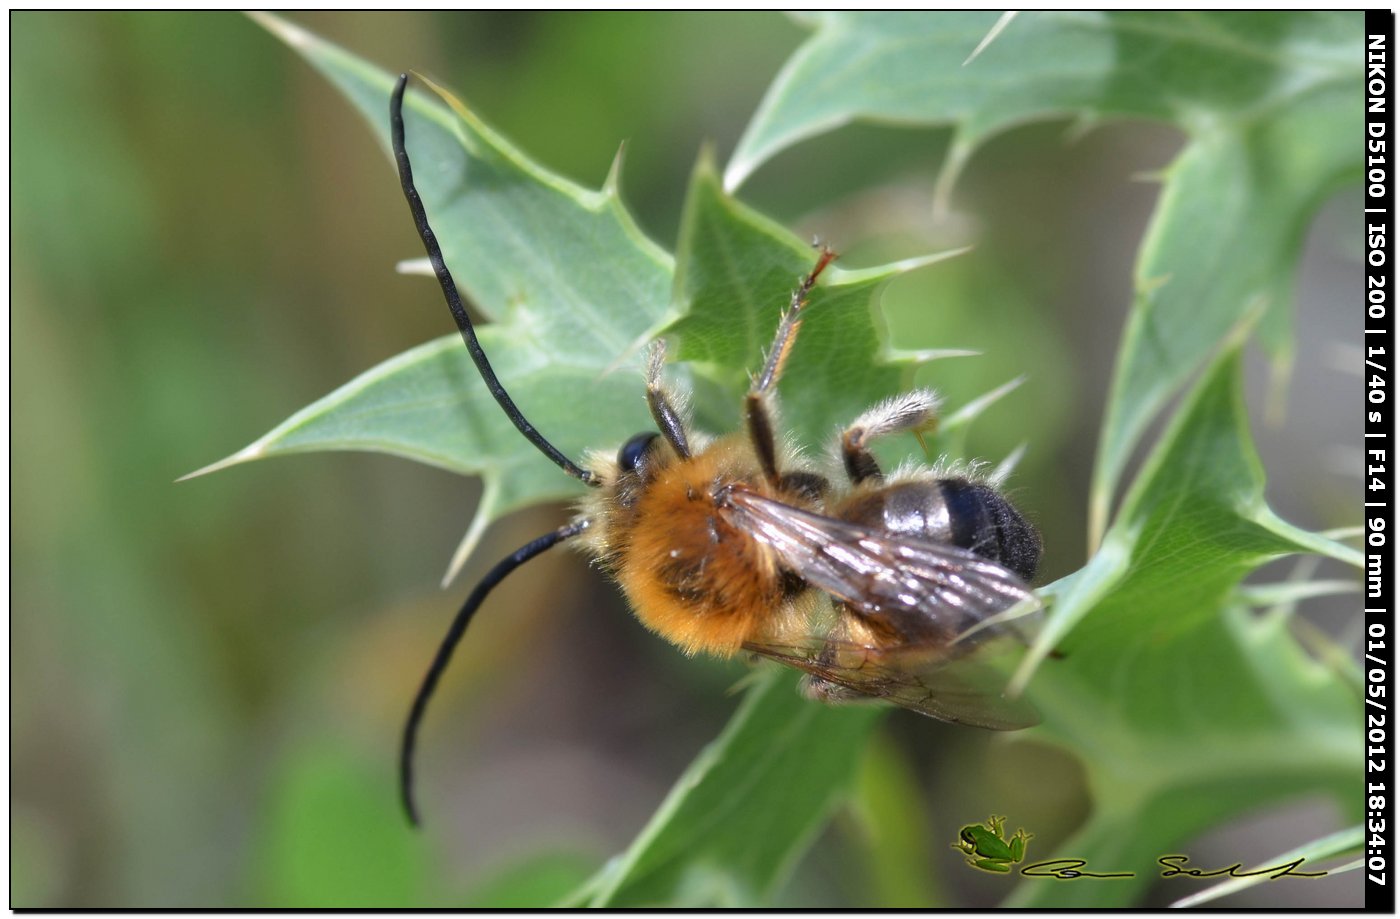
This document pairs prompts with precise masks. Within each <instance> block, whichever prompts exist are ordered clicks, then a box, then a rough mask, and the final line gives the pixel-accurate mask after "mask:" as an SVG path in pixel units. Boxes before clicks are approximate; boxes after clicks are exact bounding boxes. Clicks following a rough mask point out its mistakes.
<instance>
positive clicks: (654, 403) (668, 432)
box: [647, 339, 690, 459]
mask: <svg viewBox="0 0 1400 919" xmlns="http://www.w3.org/2000/svg"><path fill="white" fill-rule="evenodd" d="M665 365H666V343H665V342H664V341H663V340H661V339H657V340H656V341H655V342H653V343H652V346H651V351H650V352H649V353H648V354H647V407H648V408H650V409H651V417H652V418H653V419H654V420H655V421H656V427H657V428H658V429H659V430H660V431H661V436H662V437H664V438H666V442H667V443H669V444H670V445H671V449H673V450H675V451H676V456H678V457H680V458H681V459H689V458H690V442H689V441H688V440H687V439H686V436H685V422H684V421H683V420H682V418H681V413H680V411H678V410H677V409H676V407H675V406H674V405H673V404H672V402H671V399H670V398H669V397H668V396H667V395H666V388H665V386H664V385H663V384H662V382H661V369H662V367H664V366H665Z"/></svg>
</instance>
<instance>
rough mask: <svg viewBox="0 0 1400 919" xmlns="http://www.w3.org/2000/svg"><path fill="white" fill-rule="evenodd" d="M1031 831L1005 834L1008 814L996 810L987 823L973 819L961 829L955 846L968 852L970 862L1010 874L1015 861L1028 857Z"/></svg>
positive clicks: (981, 868)
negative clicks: (1004, 814)
mask: <svg viewBox="0 0 1400 919" xmlns="http://www.w3.org/2000/svg"><path fill="white" fill-rule="evenodd" d="M1030 839H1031V834H1030V833H1027V832H1026V831H1025V830H1021V829H1018V830H1017V831H1016V832H1015V834H1013V835H1012V837H1011V838H1010V839H1007V838H1006V818H1005V817H998V816H997V815H996V814H993V815H992V816H991V817H990V818H988V819H987V823H986V825H985V826H984V825H983V824H980V823H973V824H970V825H968V826H965V827H963V828H962V829H961V830H959V831H958V841H957V842H955V843H953V848H954V849H957V850H958V851H959V852H961V853H962V854H963V855H965V856H967V863H968V864H969V865H971V866H972V867H974V868H977V869H979V870H981V871H995V872H998V873H1000V874H1009V873H1010V871H1011V868H1012V866H1013V865H1015V864H1016V863H1017V862H1019V861H1021V859H1023V858H1025V857H1026V843H1027V842H1028V841H1029V840H1030Z"/></svg>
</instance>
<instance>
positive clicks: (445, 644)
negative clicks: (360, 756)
mask: <svg viewBox="0 0 1400 919" xmlns="http://www.w3.org/2000/svg"><path fill="white" fill-rule="evenodd" d="M399 87H400V88H402V87H403V84H402V83H400V84H399ZM587 528H588V521H587V520H575V521H574V522H573V523H570V524H569V525H567V526H562V527H560V528H559V529H557V530H555V531H554V532H553V533H546V534H545V535H543V536H540V537H538V538H536V539H534V540H531V541H530V542H528V543H526V544H525V545H523V546H521V547H520V548H519V549H516V550H515V551H514V552H512V553H511V554H510V555H508V556H507V557H505V558H504V559H502V560H501V561H499V562H497V563H496V567H495V568H492V569H491V570H490V571H488V572H487V573H486V577H484V578H482V579H481V583H479V584H477V585H476V587H475V588H474V589H473V590H472V592H471V594H470V595H469V596H468V597H467V602H465V603H463V604H462V608H461V609H460V610H458V611H457V615H456V617H455V618H454V619H453V620H452V625H451V626H449V627H448V629H447V634H446V635H445V636H443V639H442V644H440V645H438V650H437V655H436V656H435V657H434V658H433V663H432V665H431V666H430V667H429V668H428V672H427V674H426V675H425V676H424V677H423V684H422V685H421V686H419V687H418V695H416V696H414V698H413V708H411V709H409V712H408V721H407V722H405V723H404V726H403V746H401V747H400V748H399V794H400V796H401V797H402V800H403V809H404V813H406V814H407V815H408V820H409V822H410V823H412V824H413V825H414V826H418V808H417V806H416V805H415V804H414V803H413V748H414V744H415V742H416V741H417V739H418V725H419V723H420V722H422V720H423V713H424V712H425V711H427V709H428V700H429V699H431V698H432V696H433V690H435V689H437V684H438V680H439V679H441V677H442V674H443V671H445V670H446V669H447V665H448V663H449V662H450V661H451V660H452V652H454V651H455V650H457V644H458V642H460V641H461V640H462V635H463V634H465V633H466V631H467V624H468V623H469V622H471V619H472V616H473V615H475V613H476V611H477V609H478V608H479V607H480V606H481V604H482V603H483V602H485V600H486V595H487V594H489V593H490V592H491V590H492V588H494V587H495V586H496V585H497V584H499V583H501V582H502V581H504V580H505V578H506V575H508V574H510V573H511V572H512V571H514V570H515V569H517V568H519V567H520V566H521V565H523V564H525V563H526V562H528V561H529V560H530V559H532V558H534V557H535V556H536V555H539V554H540V553H541V552H543V551H545V550H546V549H549V548H551V547H553V546H557V545H558V544H559V543H561V542H563V541H564V540H566V539H569V538H571V537H574V536H577V535H578V534H579V533H582V532H583V531H584V530H585V529H587Z"/></svg>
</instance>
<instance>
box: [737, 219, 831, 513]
mask: <svg viewBox="0 0 1400 919" xmlns="http://www.w3.org/2000/svg"><path fill="white" fill-rule="evenodd" d="M835 258H836V253H835V252H833V251H831V250H830V249H828V248H827V247H826V246H822V247H821V252H820V254H819V255H818V256H817V263H816V265H814V266H813V267H812V270H811V271H810V272H808V273H807V276H806V277H805V278H803V279H802V283H801V284H799V285H798V286H797V289H796V290H794V291H793V292H792V299H791V300H790V301H789V302H788V307H787V309H786V310H784V311H783V317H782V319H780V320H779V321H778V331H777V333H776V334H775V335H774V336H773V346H772V347H771V348H769V349H768V356H767V357H766V358H765V359H764V361H763V370H762V371H760V372H759V374H758V376H756V377H754V379H753V382H752V383H751V384H750V385H749V393H748V396H747V397H745V400H744V418H745V421H746V422H747V424H748V428H749V438H750V439H751V440H752V441H753V446H754V452H755V453H757V454H758V463H759V466H760V467H761V468H762V469H763V475H764V478H766V479H767V480H768V484H770V485H772V486H773V487H774V488H778V487H781V482H780V476H779V475H778V457H777V452H778V451H777V447H776V444H775V441H774V435H773V417H772V415H773V413H772V409H771V407H770V406H769V404H768V402H769V393H771V392H772V391H773V389H774V388H775V387H776V386H777V385H778V378H779V377H781V376H782V375H783V365H784V364H785V363H786V362H787V356H788V352H790V351H791V350H792V345H793V342H795V341H796V340H797V331H798V329H800V328H801V327H802V309H803V307H805V306H806V305H807V298H808V296H809V295H810V294H811V293H812V288H813V287H814V286H815V285H816V283H817V277H818V276H819V275H821V273H822V272H823V271H824V270H825V269H826V266H827V265H830V264H831V263H832V261H833V260H835Z"/></svg>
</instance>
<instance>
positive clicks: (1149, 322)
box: [725, 11, 1362, 542]
mask: <svg viewBox="0 0 1400 919" xmlns="http://www.w3.org/2000/svg"><path fill="white" fill-rule="evenodd" d="M808 21H809V22H810V23H811V24H812V25H814V27H815V29H816V31H815V33H814V34H813V36H812V37H811V39H809V40H808V41H807V43H806V44H804V45H803V46H802V47H801V48H800V49H799V50H798V51H797V52H796V54H794V55H793V57H792V58H791V59H790V60H789V61H788V63H787V64H786V65H785V67H784V68H783V71H782V73H781V74H780V75H779V76H778V78H777V80H775V81H774V84H773V86H772V87H771V88H770V89H769V92H768V94H767V95H766V96H765V98H764V100H763V103H762V104H761V105H760V106H759V110H758V112H757V113H756V114H755V115H754V118H753V121H752V122H751V123H750V124H749V127H748V129H747V130H746V131H745V134H744V136H743V138H742V139H741V140H740V142H739V145H738V148H737V149H736V150H735V152H734V156H733V158H732V159H731V161H730V164H729V168H728V170H727V171H726V175H725V178H726V184H727V186H728V187H730V188H733V187H735V186H737V185H738V184H739V183H740V182H742V181H743V180H744V178H746V177H747V176H748V175H749V174H751V173H752V172H753V170H754V169H756V168H757V167H758V166H759V165H760V164H761V163H763V162H764V161H766V160H767V159H769V158H770V157H772V156H773V155H774V154H775V153H777V152H778V151H779V150H782V149H784V148H786V147H788V146H791V145H792V144H794V143H797V142H798V141H799V140H801V139H803V138H806V137H811V136H813V135H815V134H818V133H821V132H823V131H827V130H830V129H832V128H834V127H836V126H838V125H841V124H844V123H846V122H849V121H852V120H854V119H857V118H865V119H875V120H885V121H895V122H907V123H914V124H943V123H948V124H952V125H954V126H955V137H954V144H953V148H952V152H951V153H950V155H949V163H948V165H947V167H946V168H945V175H944V178H943V182H942V183H941V184H942V186H943V188H944V189H945V190H946V188H947V186H948V184H949V183H950V182H951V181H952V178H953V176H955V175H956V173H957V172H958V170H959V168H960V167H961V165H962V163H963V162H965V161H966V159H967V158H968V156H970V155H971V153H972V151H973V150H974V149H975V147H976V146H977V144H978V143H980V142H981V141H982V140H983V139H984V138H986V137H987V136H988V135H990V134H992V133H995V132H996V131H999V130H1003V129H1005V128H1007V127H1009V126H1011V125H1013V124H1016V123H1018V122H1023V121H1027V120H1039V119H1047V118H1057V117H1069V116H1074V117H1077V118H1079V119H1080V120H1081V121H1083V122H1085V123H1092V122H1093V121H1097V120H1102V119H1104V118H1108V117H1119V116H1132V117H1147V118H1153V119H1158V120H1164V121H1169V122H1172V123H1174V124H1176V125H1178V126H1180V127H1181V128H1182V129H1183V130H1184V131H1185V132H1186V133H1187V135H1188V143H1187V145H1186V148H1185V149H1184V150H1183V151H1182V153H1181V154H1180V155H1179V156H1178V158H1177V160H1176V161H1175V162H1174V163H1173V164H1172V165H1171V166H1170V167H1169V168H1168V169H1167V170H1165V173H1164V181H1165V185H1164V188H1163V192H1162V198H1161V201H1160V203H1159V206H1158V209H1157V213H1156V214H1155V215H1154V217H1153V221H1152V226H1151V228H1150V230H1149V232H1148V236H1147V240H1146V242H1145V244H1144V246H1143V250H1142V252H1141V254H1140V258H1139V263H1138V269H1137V277H1136V286H1137V295H1136V301H1135V304H1134V309H1133V312H1132V316H1131V319H1130V323H1129V328H1128V333H1127V337H1126V342H1125V346H1124V348H1123V349H1122V350H1121V351H1120V353H1119V359H1118V366H1117V371H1116V374H1115V384H1114V388H1113V392H1112V396H1111V398H1110V401H1109V407H1108V417H1107V422H1106V424H1105V425H1104V428H1103V431H1102V435H1101V439H1100V446H1099V455H1098V462H1097V466H1096V470H1095V475H1094V483H1093V495H1092V499H1091V508H1090V510H1091V522H1090V525H1091V535H1092V540H1091V541H1094V542H1096V541H1097V538H1098V535H1099V534H1100V533H1101V532H1102V530H1103V528H1104V526H1105V525H1106V523H1107V521H1108V514H1109V510H1110V502H1111V501H1112V498H1113V495H1114V493H1115V491H1116V490H1117V485H1118V481H1119V477H1120V476H1121V475H1122V472H1123V467H1124V465H1125V464H1126V462H1127V460H1128V457H1129V455H1130V454H1131V452H1132V449H1133V445H1134V443H1135V442H1136V441H1137V439H1138V438H1139V437H1140V436H1141V434H1142V432H1143V430H1144V429H1145V428H1146V426H1147V424H1148V423H1149V422H1150V421H1151V419H1152V417H1153V416H1154V415H1156V413H1157V412H1158V411H1159V410H1160V409H1161V408H1162V406H1163V405H1164V404H1165V403H1166V401H1167V400H1168V399H1169V398H1170V396H1171V394H1172V393H1173V392H1174V391H1175V390H1176V389H1177V388H1178V387H1180V386H1181V385H1182V384H1183V383H1184V382H1185V381H1186V379H1187V377H1188V376H1189V375H1190V374H1191V373H1192V372H1194V371H1195V370H1196V369H1197V368H1198V367H1199V366H1200V365H1201V363H1202V362H1203V361H1204V360H1205V358H1206V356H1207V354H1208V353H1209V351H1210V348H1211V347H1212V346H1213V345H1214V343H1215V342H1216V341H1218V340H1219V339H1220V337H1221V335H1222V334H1223V333H1224V332H1225V331H1226V330H1227V329H1229V328H1230V327H1231V326H1232V325H1233V324H1234V323H1235V322H1236V321H1237V320H1238V319H1239V318H1240V317H1242V316H1243V315H1245V314H1246V313H1247V312H1249V311H1250V310H1251V309H1254V308H1256V307H1257V306H1258V305H1261V304H1262V305H1263V306H1264V307H1265V308H1266V310H1267V316H1266V318H1265V320H1264V322H1263V324H1262V327H1261V329H1262V335H1263V338H1264V341H1265V342H1266V344H1267V345H1268V346H1269V347H1270V349H1271V350H1272V351H1273V353H1274V354H1275V355H1276V357H1277V358H1278V359H1279V360H1281V361H1285V362H1286V361H1287V359H1288V357H1289V355H1290V353H1291V352H1290V348H1291V343H1290V342H1291V340H1290V332H1289V322H1288V316H1289V306H1290V304H1291V301H1292V290H1293V264H1294V262H1295V260H1296V256H1297V253H1298V251H1299V247H1300V245H1301V240H1302V234H1303V231H1304V229H1305V226H1306V221H1307V220H1308V218H1309V217H1310V216H1311V215H1312V213H1313V212H1314V211H1315V210H1316V208H1317V206H1318V205H1319V203H1320V202H1321V201H1322V200H1323V199H1324V197H1325V196H1326V195H1327V194H1328V193H1330V192H1331V191H1333V190H1334V189H1336V188H1337V187H1338V186H1339V185H1340V184H1341V183H1343V182H1346V181H1353V180H1355V179H1357V178H1359V177H1360V174H1361V162H1360V158H1359V156H1358V155H1357V149H1358V148H1357V147H1356V145H1355V143H1354V142H1352V141H1351V140H1350V138H1354V137H1357V136H1359V132H1360V129H1361V96H1360V94H1358V93H1357V92H1356V91H1355V86H1356V84H1357V81H1358V80H1359V78H1360V68H1361V60H1362V55H1361V41H1362V17H1361V14H1360V13H1332V12H1296V13H1270V14H1261V13H1202V12H1189V11H1182V12H1172V13H1161V12H1153V13H1129V12H1121V13H1097V12H1087V13H1086V12H1026V13H1022V14H1020V15H1018V16H1017V17H1016V18H1015V20H1014V21H1012V22H1010V23H1009V24H1005V23H1002V22H999V20H998V17H997V14H995V13H991V12H984V13H958V14H950V13H869V12H861V13H854V12H844V13H842V12H832V13H823V14H820V15H816V16H813V17H810V19H809V20H808ZM998 25H1005V28H1004V29H1002V30H1001V31H1000V33H999V34H998V35H997V36H996V37H995V39H994V40H993V41H991V42H990V43H989V44H988V45H987V46H986V47H985V48H983V49H982V50H981V53H980V54H978V55H977V56H976V59H975V60H967V59H968V56H969V54H970V53H972V52H973V50H974V49H975V48H978V46H979V43H980V42H981V41H982V40H983V39H984V38H985V37H987V36H988V34H989V32H990V31H991V30H992V29H993V28H994V27H996V26H998ZM965 61H966V65H964V62H965Z"/></svg>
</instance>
